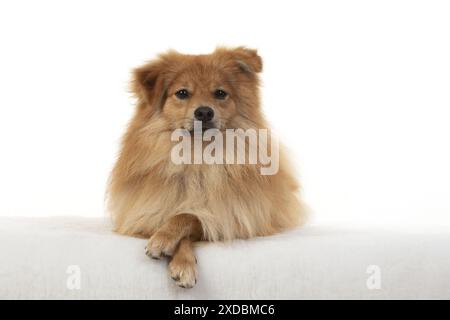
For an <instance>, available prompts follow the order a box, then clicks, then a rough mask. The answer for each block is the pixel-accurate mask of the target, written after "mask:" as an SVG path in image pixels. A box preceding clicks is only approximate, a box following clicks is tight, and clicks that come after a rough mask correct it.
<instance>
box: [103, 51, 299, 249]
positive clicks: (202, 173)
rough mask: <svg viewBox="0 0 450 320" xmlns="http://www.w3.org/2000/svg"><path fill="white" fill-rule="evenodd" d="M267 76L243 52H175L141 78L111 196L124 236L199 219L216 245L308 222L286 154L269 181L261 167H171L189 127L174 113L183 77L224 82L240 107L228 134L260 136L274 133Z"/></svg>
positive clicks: (140, 72)
mask: <svg viewBox="0 0 450 320" xmlns="http://www.w3.org/2000/svg"><path fill="white" fill-rule="evenodd" d="M261 70H262V61H261V58H260V57H259V56H258V55H257V53H256V51H255V50H251V49H246V48H242V47H240V48H235V49H227V48H218V49H216V51H215V52H214V53H212V54H210V55H199V56H194V55H183V54H179V53H177V52H173V51H171V52H168V53H165V54H162V55H160V56H159V57H158V58H157V59H155V60H153V61H150V62H149V63H147V64H145V65H144V66H142V67H140V68H137V69H135V70H134V73H133V81H132V89H133V92H134V93H135V95H136V98H137V106H136V111H135V114H134V116H133V118H132V119H131V122H130V124H129V126H128V129H127V132H126V134H125V136H124V138H123V142H122V146H121V149H120V153H119V157H118V160H117V163H116V165H115V167H114V169H113V171H112V174H111V177H110V184H109V189H108V208H109V211H110V213H111V215H112V218H113V222H114V226H115V229H116V230H117V231H118V232H119V233H122V234H127V235H133V236H143V237H150V236H151V235H152V234H154V233H155V231H156V230H158V229H159V228H160V227H161V226H162V225H163V224H164V223H165V222H166V221H167V220H168V219H170V218H171V217H174V216H176V215H179V214H191V215H194V216H196V217H197V218H198V219H199V221H200V223H201V227H202V231H203V236H202V238H203V239H204V240H209V241H218V240H231V239H236V238H250V237H255V236H266V235H271V234H274V233H277V232H281V231H283V230H285V229H288V228H292V227H294V226H297V225H298V224H299V223H300V222H303V221H304V218H305V211H304V209H303V206H302V204H301V202H300V200H299V198H298V188H299V186H298V184H297V181H296V180H295V178H294V176H293V175H292V174H291V169H290V168H289V166H288V164H287V162H286V159H285V155H284V153H283V152H281V154H280V169H279V171H278V173H277V174H275V175H266V176H264V175H261V173H260V170H259V169H260V166H261V165H260V164H255V165H249V164H246V165H237V164H223V165H208V164H198V165H194V164H191V165H176V164H174V163H172V161H171V159H170V153H171V149H172V147H173V145H174V142H172V141H171V139H170V136H171V133H172V131H173V130H174V129H176V128H178V127H180V125H182V124H184V123H185V122H186V121H187V119H186V113H185V114H182V115H181V114H177V115H175V114H174V113H170V112H171V111H170V110H173V112H178V111H176V108H175V106H173V104H174V103H176V102H171V101H172V100H170V97H171V95H172V94H173V90H175V89H174V87H173V85H174V83H175V82H176V81H177V79H179V77H180V76H183V77H184V78H185V79H188V80H189V81H193V82H195V83H208V82H211V81H216V80H217V75H218V74H220V77H221V79H225V80H224V81H226V83H227V85H228V86H229V87H230V90H231V91H232V99H233V100H232V101H230V102H229V103H230V104H231V103H232V105H230V106H231V107H230V108H229V110H232V111H229V113H228V114H224V115H223V118H222V119H221V128H220V129H225V128H242V129H248V128H254V129H259V128H268V126H267V124H266V121H265V120H264V117H263V115H262V112H261V109H260V99H259V76H258V73H259V72H261ZM205 97H206V96H205ZM205 99H206V98H205Z"/></svg>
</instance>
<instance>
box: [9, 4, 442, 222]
mask: <svg viewBox="0 0 450 320" xmlns="http://www.w3.org/2000/svg"><path fill="white" fill-rule="evenodd" d="M449 17H450V4H449V3H448V2H445V1H442V2H439V1H308V2H306V3H305V2H300V1H273V2H264V1H242V0H241V1H234V0H228V1H220V2H219V1H214V2H213V1H188V2H186V1H2V2H1V3H0V90H1V93H0V146H1V157H0V199H1V200H0V215H12V216H19V215H27V216H46V215H87V216H101V215H103V214H104V203H103V199H104V190H105V185H106V180H107V177H108V174H109V171H110V169H111V166H112V164H113V161H114V157H115V155H116V152H117V146H118V141H119V138H120V136H121V134H122V133H123V131H124V127H125V124H126V123H127V121H128V119H129V117H130V115H131V113H132V109H133V99H132V98H131V96H130V94H129V93H128V92H127V82H128V79H129V70H130V69H131V68H132V67H135V66H137V65H139V64H141V63H142V62H143V61H145V60H147V59H149V58H152V57H153V56H154V55H155V54H156V53H158V52H161V51H165V50H166V49H168V48H173V49H176V50H178V51H181V52H185V53H207V52H209V51H212V50H213V49H214V47H215V46H216V45H230V46H234V45H246V46H249V47H254V48H257V49H259V52H260V54H261V55H262V57H263V58H264V63H265V65H264V73H263V82H264V86H263V98H264V100H263V101H264V109H265V112H266V114H267V116H268V118H269V119H270V120H271V122H272V124H273V126H274V128H276V129H277V130H278V132H279V133H280V135H281V136H282V138H283V140H284V142H285V144H286V145H287V146H288V147H289V148H290V149H291V151H292V154H293V156H295V162H296V164H297V167H298V171H299V173H300V177H301V181H302V184H303V188H304V197H305V200H306V201H307V203H308V204H309V206H310V207H311V208H312V210H313V211H314V219H313V221H316V222H325V221H340V222H347V223H354V224H356V223H369V224H373V223H377V224H386V225H388V224H390V225H408V224H421V225H425V224H431V225H450V185H449V181H450V148H449V147H450V143H449V137H450V58H449V57H450V41H449V39H450V19H449Z"/></svg>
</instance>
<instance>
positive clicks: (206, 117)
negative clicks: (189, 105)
mask: <svg viewBox="0 0 450 320" xmlns="http://www.w3.org/2000/svg"><path fill="white" fill-rule="evenodd" d="M194 116H195V119H197V120H199V121H202V122H207V121H211V120H212V118H214V110H213V109H212V108H210V107H198V108H197V109H195V111H194Z"/></svg>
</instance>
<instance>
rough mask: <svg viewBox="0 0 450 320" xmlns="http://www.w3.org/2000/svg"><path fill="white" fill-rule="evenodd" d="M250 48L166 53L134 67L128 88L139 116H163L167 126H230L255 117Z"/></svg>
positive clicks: (257, 62)
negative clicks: (138, 102) (136, 101)
mask: <svg viewBox="0 0 450 320" xmlns="http://www.w3.org/2000/svg"><path fill="white" fill-rule="evenodd" d="M261 69H262V62H261V58H260V57H259V56H258V55H257V53H256V51H255V50H250V49H245V48H237V49H223V48H221V49H217V50H216V51H215V52H214V53H212V54H209V55H183V54H179V53H176V52H169V53H166V54H163V55H161V56H159V58H158V59H157V60H154V61H151V62H149V63H148V64H146V65H144V66H142V67H140V68H138V69H136V70H135V73H134V75H135V78H134V80H135V81H134V87H133V89H134V91H135V92H136V94H137V96H138V98H139V99H140V100H141V101H144V103H143V104H142V107H141V108H142V109H144V111H145V112H142V114H143V116H145V117H147V118H148V119H152V118H153V117H158V118H159V120H164V122H165V123H166V126H167V128H166V129H168V130H174V129H180V128H184V129H187V130H193V127H194V121H195V120H196V121H200V122H201V123H202V126H203V128H204V129H209V128H217V129H220V130H223V129H226V128H236V127H238V124H239V123H240V122H242V121H240V120H245V119H247V120H248V121H250V122H252V121H258V119H259V107H258V106H259V103H258V76H257V73H258V72H260V71H261Z"/></svg>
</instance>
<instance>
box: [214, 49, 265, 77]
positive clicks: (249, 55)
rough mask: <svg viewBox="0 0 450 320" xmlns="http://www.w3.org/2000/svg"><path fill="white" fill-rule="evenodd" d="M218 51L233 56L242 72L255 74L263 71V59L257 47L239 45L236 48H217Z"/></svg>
mask: <svg viewBox="0 0 450 320" xmlns="http://www.w3.org/2000/svg"><path fill="white" fill-rule="evenodd" d="M216 53H218V54H224V55H228V56H229V57H231V58H232V60H233V63H234V64H235V65H237V66H238V68H239V70H240V71H242V72H245V73H249V74H253V73H259V72H261V71H262V68H263V63H262V59H261V57H260V56H259V55H258V52H257V51H256V50H255V49H249V48H246V47H237V48H234V49H227V48H217V49H216Z"/></svg>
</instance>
